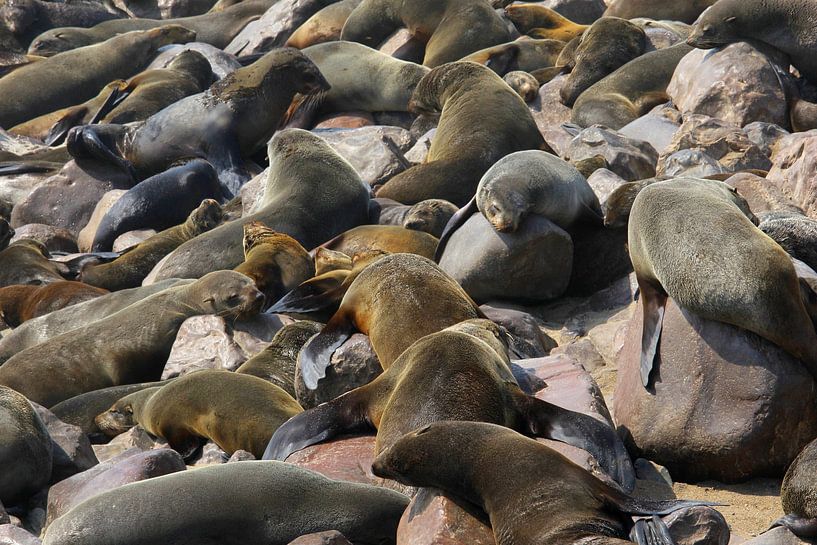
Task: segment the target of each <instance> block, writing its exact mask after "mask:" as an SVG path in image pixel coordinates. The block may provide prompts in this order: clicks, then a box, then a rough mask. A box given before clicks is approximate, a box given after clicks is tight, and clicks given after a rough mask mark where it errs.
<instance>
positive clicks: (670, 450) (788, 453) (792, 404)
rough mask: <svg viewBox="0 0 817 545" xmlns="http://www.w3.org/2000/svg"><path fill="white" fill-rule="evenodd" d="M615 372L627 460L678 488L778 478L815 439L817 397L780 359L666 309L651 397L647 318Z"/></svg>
mask: <svg viewBox="0 0 817 545" xmlns="http://www.w3.org/2000/svg"><path fill="white" fill-rule="evenodd" d="M637 306H638V309H637V311H636V313H635V315H634V316H633V318H632V319H631V321H630V326H629V329H628V335H627V340H626V342H625V346H624V349H623V350H622V352H621V356H620V358H619V362H618V383H617V385H616V396H615V403H614V411H615V414H616V419H617V421H618V424H619V431H620V432H621V433H622V434H623V437H625V440H626V441H627V442H628V443H629V445H628V446H629V447H630V452H632V453H633V454H637V455H638V456H642V457H644V458H648V459H650V460H654V461H656V462H658V463H660V464H662V465H664V466H666V467H667V468H668V469H669V471H670V473H671V474H672V475H673V477H674V478H676V479H677V480H682V481H700V480H705V479H716V480H720V481H723V482H737V481H742V480H746V479H748V478H751V477H760V476H782V475H783V472H784V471H785V470H786V467H788V465H789V464H790V463H791V461H792V460H794V458H795V457H796V456H797V454H798V453H799V452H800V451H801V450H802V448H803V447H804V446H805V445H806V444H807V443H808V442H809V440H811V439H812V438H814V437H815V436H817V405H815V401H817V387H815V383H814V380H813V379H812V378H811V376H810V375H809V374H808V372H807V371H806V369H805V368H804V366H803V365H802V364H801V363H800V362H798V361H797V360H795V359H794V358H793V357H791V356H790V355H788V354H787V353H786V352H784V351H783V350H782V349H780V348H778V347H777V346H775V345H773V344H771V343H770V342H768V341H766V340H764V339H761V338H760V337H758V336H757V335H755V334H753V333H749V332H748V331H745V330H742V329H739V328H737V327H734V326H731V325H728V324H723V323H720V322H713V321H710V320H705V319H702V318H700V317H698V316H696V315H694V314H692V313H689V312H687V311H682V310H681V309H680V308H679V307H678V306H677V305H675V303H674V302H673V301H672V300H669V303H668V305H667V309H666V311H665V315H664V324H663V330H662V334H661V341H660V344H659V354H660V361H659V362H658V363H657V365H656V368H654V370H653V375H652V376H653V381H652V383H651V385H650V388H651V389H650V391H648V390H646V389H645V388H644V387H643V386H642V384H641V378H640V373H639V368H640V356H641V328H642V326H641V323H642V318H641V308H642V305H641V304H638V305H637Z"/></svg>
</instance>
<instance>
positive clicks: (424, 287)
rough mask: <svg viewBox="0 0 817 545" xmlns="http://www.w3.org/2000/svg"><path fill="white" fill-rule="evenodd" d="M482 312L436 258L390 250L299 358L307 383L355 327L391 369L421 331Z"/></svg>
mask: <svg viewBox="0 0 817 545" xmlns="http://www.w3.org/2000/svg"><path fill="white" fill-rule="evenodd" d="M482 317H483V315H482V313H481V312H480V310H479V308H478V307H477V305H476V303H474V302H473V301H472V300H471V298H470V297H468V294H466V293H465V291H464V290H463V289H462V288H461V287H460V286H459V284H457V283H456V282H455V281H454V280H452V279H451V278H450V277H449V276H448V275H446V274H445V273H444V272H443V271H442V270H441V269H440V268H439V267H437V266H436V265H435V264H434V262H432V261H431V260H429V259H426V258H424V257H420V256H418V255H414V254H394V255H389V256H386V257H384V258H382V259H378V260H377V261H375V262H374V263H372V264H371V265H369V266H368V267H366V268H365V269H364V270H363V271H362V272H361V273H360V274H359V275H358V276H357V278H355V280H354V282H352V284H351V285H350V286H349V289H348V291H347V292H346V295H344V296H343V300H342V301H341V304H340V308H339V309H338V311H337V312H335V314H334V315H333V316H332V318H331V319H330V320H329V322H327V324H326V327H324V328H323V330H322V331H321V332H320V334H318V335H317V336H315V337H313V338H312V339H311V340H310V341H309V342H308V343H307V344H306V346H304V349H303V350H302V351H301V354H300V356H299V358H298V361H299V365H300V367H301V373H302V375H303V379H304V383H305V384H306V386H307V387H308V388H310V389H312V390H314V389H315V388H316V386H317V384H318V380H319V379H320V378H323V377H324V376H325V373H326V367H327V366H328V365H329V359H330V358H331V356H332V353H333V352H334V351H335V350H336V349H337V348H338V347H339V346H340V345H341V344H343V342H344V341H345V340H346V339H348V338H349V337H351V336H352V334H353V333H354V332H355V331H359V332H361V333H363V334H365V335H368V336H369V340H370V341H371V343H372V347H373V348H374V351H375V353H376V354H377V357H378V359H379V360H380V365H382V366H383V369H388V367H389V366H390V365H391V364H392V362H393V361H394V360H395V359H397V357H398V356H399V355H400V354H402V353H403V351H404V350H405V349H406V348H408V347H409V346H410V345H411V343H413V342H414V341H416V340H417V339H419V338H420V337H424V336H425V335H428V334H430V333H434V332H437V331H440V330H441V329H444V328H446V327H448V326H450V325H453V324H456V323H458V322H461V321H463V320H469V319H471V318H482ZM395 331H400V335H395V334H394V332H395Z"/></svg>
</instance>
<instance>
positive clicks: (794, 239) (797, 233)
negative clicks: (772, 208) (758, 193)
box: [758, 213, 817, 270]
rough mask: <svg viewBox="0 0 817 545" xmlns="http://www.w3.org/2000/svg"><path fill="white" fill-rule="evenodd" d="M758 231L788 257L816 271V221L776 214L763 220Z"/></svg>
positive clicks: (792, 215)
mask: <svg viewBox="0 0 817 545" xmlns="http://www.w3.org/2000/svg"><path fill="white" fill-rule="evenodd" d="M758 229H760V230H761V231H763V232H764V233H766V234H767V235H768V236H769V237H770V238H771V239H772V240H774V241H775V242H777V243H778V244H780V246H781V247H782V248H783V249H784V250H786V252H787V253H788V254H789V255H790V256H792V257H795V258H797V259H799V260H800V261H802V262H804V263H805V264H806V265H808V266H809V267H811V268H812V269H815V270H817V221H815V220H813V219H811V218H808V217H806V216H803V215H801V214H795V213H778V214H775V215H774V216H770V217H768V218H764V220H763V221H761V222H760V225H758Z"/></svg>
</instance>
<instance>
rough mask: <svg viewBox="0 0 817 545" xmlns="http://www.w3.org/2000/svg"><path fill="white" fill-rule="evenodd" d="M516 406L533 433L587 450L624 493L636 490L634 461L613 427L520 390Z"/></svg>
mask: <svg viewBox="0 0 817 545" xmlns="http://www.w3.org/2000/svg"><path fill="white" fill-rule="evenodd" d="M517 404H518V406H519V409H520V413H521V414H522V417H523V419H524V420H526V421H527V426H528V430H529V431H530V433H531V434H533V435H534V436H537V437H547V438H549V439H554V440H556V441H561V442H563V443H567V444H568V445H573V446H574V447H578V448H580V449H584V450H586V451H587V452H589V453H590V454H592V455H593V457H594V458H595V459H596V461H597V462H598V464H599V466H600V467H601V468H602V469H603V470H604V472H605V473H607V474H608V475H609V476H610V477H612V478H613V480H615V482H617V483H618V484H619V485H621V487H622V489H623V490H624V491H626V492H629V491H631V490H633V489H634V488H635V469H633V462H632V460H631V459H630V455H629V454H628V453H627V449H626V448H625V446H624V442H623V441H622V440H621V438H620V437H619V436H618V434H616V432H615V430H614V429H613V428H612V427H610V426H608V425H605V424H602V423H601V422H599V421H598V420H596V419H595V418H593V417H591V416H588V415H586V414H582V413H578V412H575V411H571V410H568V409H565V408H562V407H559V406H557V405H553V404H552V403H548V402H547V401H542V400H541V399H538V398H535V397H532V396H528V395H525V394H523V393H522V392H521V391H520V392H519V395H518V397H517Z"/></svg>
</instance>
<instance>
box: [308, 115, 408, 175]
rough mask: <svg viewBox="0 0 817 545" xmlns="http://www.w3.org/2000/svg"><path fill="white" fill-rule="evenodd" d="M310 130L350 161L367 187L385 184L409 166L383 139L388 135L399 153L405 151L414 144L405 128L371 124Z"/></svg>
mask: <svg viewBox="0 0 817 545" xmlns="http://www.w3.org/2000/svg"><path fill="white" fill-rule="evenodd" d="M313 132H314V133H315V134H317V135H318V136H320V137H321V138H323V139H324V140H326V142H327V143H328V144H329V145H330V146H332V149H334V150H335V151H336V152H337V153H338V154H339V155H340V156H341V157H343V158H344V159H346V160H347V161H349V163H351V165H352V166H353V167H355V170H356V171H357V173H358V174H360V178H361V179H362V180H363V181H364V182H366V183H367V184H369V185H370V186H371V185H375V184H377V183H384V182H385V181H386V180H388V179H389V178H391V177H392V176H394V175H395V174H398V173H400V172H402V171H404V170H405V169H406V168H407V167H408V166H409V165H407V164H404V163H401V161H400V160H399V159H398V157H397V156H396V155H395V153H394V151H392V149H391V148H390V147H389V145H388V144H386V141H385V139H386V138H390V139H391V141H392V142H394V144H396V145H397V148H399V150H400V153H405V152H407V151H408V150H409V149H411V146H412V145H414V139H413V138H412V136H411V133H410V132H409V131H407V130H405V129H401V128H399V127H383V126H372V127H361V128H359V129H317V130H315V131H313Z"/></svg>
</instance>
